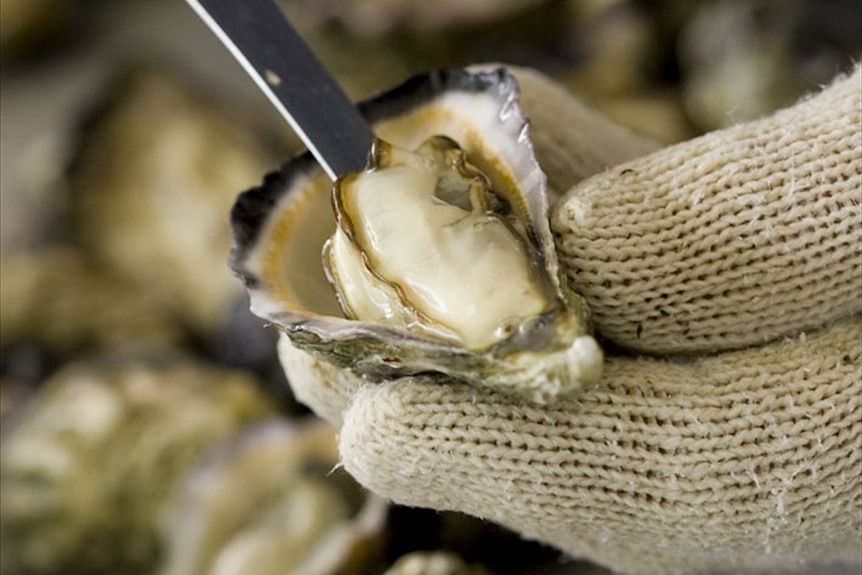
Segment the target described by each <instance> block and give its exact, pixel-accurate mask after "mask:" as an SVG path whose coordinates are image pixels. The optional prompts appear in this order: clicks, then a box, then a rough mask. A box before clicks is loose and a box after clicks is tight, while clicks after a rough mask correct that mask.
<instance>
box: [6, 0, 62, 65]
mask: <svg viewBox="0 0 862 575" xmlns="http://www.w3.org/2000/svg"><path fill="white" fill-rule="evenodd" d="M76 4H77V2H76V1H74V0H0V54H2V56H0V59H2V60H3V61H4V62H8V61H9V60H15V59H18V58H22V57H27V56H31V55H35V54H37V53H39V52H43V51H45V50H48V49H50V48H54V47H56V46H57V45H58V44H60V43H61V42H62V41H63V40H65V39H66V37H67V35H68V34H69V33H70V29H71V27H72V22H73V20H74V16H75V12H76V10H77V6H76Z"/></svg>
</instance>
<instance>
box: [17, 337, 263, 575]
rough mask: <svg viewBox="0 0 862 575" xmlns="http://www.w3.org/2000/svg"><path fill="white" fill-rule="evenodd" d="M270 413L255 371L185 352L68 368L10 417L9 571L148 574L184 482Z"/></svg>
mask: <svg viewBox="0 0 862 575" xmlns="http://www.w3.org/2000/svg"><path fill="white" fill-rule="evenodd" d="M272 414H273V408H272V406H271V404H270V402H269V400H268V398H267V397H266V396H265V395H263V394H262V393H261V392H260V390H259V389H258V385H257V383H256V382H255V381H254V380H253V379H252V378H251V377H249V376H248V375H247V374H245V373H243V372H241V371H230V370H223V369H221V368H218V367H216V366H213V365H211V364H208V363H201V362H199V361H197V360H193V359H189V358H186V357H184V356H181V355H172V354H165V355H163V356H158V357H153V356H134V357H126V356H122V357H117V356H114V355H110V356H106V357H104V358H100V359H93V360H79V361H76V362H74V363H71V364H68V365H66V366H64V367H63V368H62V369H60V370H59V371H57V372H56V373H55V374H54V375H52V376H51V377H50V378H49V380H48V381H46V382H45V384H44V387H43V388H42V389H41V390H40V392H39V394H38V395H36V396H35V397H33V398H32V399H31V400H30V401H29V402H28V403H27V404H26V405H25V406H24V407H23V409H21V410H20V411H19V412H18V413H16V414H15V418H14V419H13V420H12V421H10V422H9V425H8V426H6V423H5V422H4V428H3V435H2V438H0V447H2V449H0V528H2V532H0V539H2V543H3V553H2V555H3V565H4V569H5V568H8V569H9V573H70V572H77V573H91V574H99V573H117V572H121V573H127V574H134V573H151V572H152V569H153V567H154V563H155V561H157V560H158V559H159V555H160V553H161V549H160V546H159V544H158V540H157V524H158V522H159V521H160V519H161V515H162V514H163V513H164V512H165V510H166V509H167V507H168V505H169V502H170V500H171V499H172V494H173V492H174V490H175V489H177V488H178V487H179V485H180V483H181V482H180V478H182V477H183V476H185V474H186V473H187V472H188V471H189V470H191V469H192V468H193V467H194V466H195V465H196V464H197V462H198V461H199V460H200V458H201V457H202V456H203V454H204V453H206V452H207V451H208V450H209V449H211V448H212V447H213V446H215V445H217V444H218V443H221V442H222V441H224V440H226V439H227V438H229V437H231V436H233V435H234V434H235V433H236V432H238V431H239V430H240V429H242V428H243V427H245V426H246V425H250V424H252V423H255V422H258V421H262V420H264V419H269V418H270V417H272ZM3 573H6V571H5V570H4V571H3Z"/></svg>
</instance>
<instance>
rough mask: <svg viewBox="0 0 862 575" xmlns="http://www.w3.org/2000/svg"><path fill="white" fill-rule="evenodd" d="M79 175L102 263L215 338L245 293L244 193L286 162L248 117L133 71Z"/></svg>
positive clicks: (99, 118) (177, 84) (78, 210)
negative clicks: (233, 242)
mask: <svg viewBox="0 0 862 575" xmlns="http://www.w3.org/2000/svg"><path fill="white" fill-rule="evenodd" d="M82 145H83V147H82V149H81V150H80V154H79V156H78V157H77V159H76V161H75V162H74V164H73V168H72V171H71V176H70V185H71V188H72V190H71V191H72V201H73V202H74V205H73V211H74V217H75V228H76V229H75V235H76V237H77V238H78V239H79V241H80V242H81V244H82V245H83V246H84V248H85V249H86V250H87V252H88V254H89V255H90V256H91V257H93V259H94V260H95V261H96V262H98V263H99V264H101V265H104V266H105V267H106V268H109V269H111V270H113V271H114V272H115V273H117V274H118V275H119V276H121V277H123V278H125V279H126V280H128V281H129V282H131V283H132V285H134V286H135V287H136V288H138V289H139V290H143V291H147V292H148V293H149V294H151V295H152V296H153V297H155V298H157V299H158V301H160V302H161V304H162V305H163V306H165V307H166V308H167V309H169V310H170V311H171V313H173V314H174V316H175V317H176V318H178V319H179V320H180V321H181V322H182V323H183V324H185V325H187V326H189V327H190V328H191V329H192V330H193V331H195V332H196V333H198V334H208V333H210V332H212V331H213V330H215V329H216V328H217V327H218V325H219V324H220V323H221V322H222V321H223V319H224V317H223V316H224V314H225V313H227V310H228V309H229V306H230V304H231V302H232V301H233V300H234V299H235V298H237V297H239V296H240V294H241V292H242V289H241V288H242V286H241V285H240V283H239V282H237V281H236V279H235V278H234V277H232V276H231V274H230V272H229V271H228V269H227V266H226V264H225V261H226V254H227V253H228V251H229V248H230V239H229V232H228V228H227V223H226V222H227V214H228V212H229V211H230V206H231V204H232V203H233V199H234V197H235V196H236V194H237V192H238V191H240V190H242V189H244V188H247V187H251V186H252V185H254V184H255V183H256V182H257V181H258V180H259V179H260V174H262V173H265V172H266V171H268V170H270V169H272V167H273V166H275V165H277V163H278V161H277V160H276V159H275V156H274V154H273V152H272V151H271V150H270V149H269V148H267V146H266V145H265V143H264V142H262V140H261V138H260V136H259V135H257V134H256V133H254V132H253V130H252V129H251V128H250V126H249V125H247V124H246V123H244V122H243V121H242V119H240V118H239V117H234V116H232V115H231V114H230V113H229V112H228V110H227V109H226V108H225V107H224V106H223V105H220V104H216V103H214V102H213V101H210V100H208V99H207V98H205V97H203V96H202V95H201V94H199V93H197V92H195V91H194V90H193V89H192V88H191V87H189V86H188V85H186V84H185V83H183V82H181V81H179V80H178V79H177V78H175V77H174V76H172V75H171V74H169V73H168V72H165V71H163V70H161V69H157V68H155V67H148V66H143V67H137V68H134V69H132V70H130V71H129V72H128V73H127V74H125V75H124V76H123V77H122V78H121V79H120V80H119V81H118V82H117V86H116V88H115V89H114V90H113V91H112V92H111V95H110V99H109V101H108V102H107V104H105V105H104V107H103V108H102V109H101V110H99V111H98V112H97V113H96V114H95V115H94V117H93V119H92V120H91V122H90V123H89V125H88V126H87V127H86V129H85V130H84V134H83V141H82Z"/></svg>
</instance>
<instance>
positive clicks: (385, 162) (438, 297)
mask: <svg viewBox="0 0 862 575" xmlns="http://www.w3.org/2000/svg"><path fill="white" fill-rule="evenodd" d="M375 164H376V165H375V166H374V168H373V169H369V170H367V171H365V172H362V173H359V174H352V175H350V176H347V177H346V178H344V179H343V180H342V181H341V182H340V183H339V185H338V186H337V187H336V191H335V194H336V195H335V205H336V211H337V213H338V218H339V225H338V228H337V231H336V232H335V234H334V235H333V237H332V238H331V239H330V241H329V242H328V243H327V246H326V248H325V261H326V265H327V269H328V272H329V276H330V279H331V280H332V282H333V283H334V285H335V288H336V291H337V294H338V297H339V301H340V302H341V304H342V307H343V308H344V310H345V313H346V314H348V315H349V316H350V317H353V318H356V319H362V320H371V321H378V322H383V323H388V324H392V325H398V326H401V327H404V328H407V329H409V330H413V331H416V332H420V333H424V334H426V335H433V336H436V337H439V338H443V339H452V340H456V341H458V342H460V344H461V345H463V346H464V347H466V348H467V349H471V350H482V349H486V348H488V347H490V346H492V345H494V344H495V343H498V342H500V341H502V340H503V339H505V338H506V337H508V336H509V335H511V334H512V333H513V332H514V331H515V330H516V329H517V327H518V325H519V324H520V323H521V322H522V321H523V320H524V319H526V318H529V317H534V316H538V315H540V314H541V313H542V312H543V311H544V310H546V309H547V308H548V306H549V294H548V285H547V282H546V281H544V280H543V278H542V277H541V271H540V270H539V269H538V267H537V263H536V262H534V261H533V259H532V258H531V254H530V252H529V250H528V249H527V246H526V245H525V241H524V239H523V238H522V237H521V236H520V234H519V231H518V224H517V222H516V221H514V218H513V216H511V215H510V214H509V213H508V211H509V210H508V206H507V205H506V203H505V202H504V201H502V200H501V199H500V198H498V197H497V196H496V195H495V194H494V193H493V191H492V190H491V189H490V185H489V182H488V179H487V178H485V177H484V175H483V174H482V173H481V172H479V171H478V170H477V169H476V168H474V167H472V166H471V165H470V164H469V163H467V162H466V161H465V158H464V154H463V152H462V151H461V150H460V149H459V148H458V147H457V144H455V142H453V141H451V140H449V139H448V138H443V137H436V138H431V139H430V140H428V141H426V142H425V143H424V144H423V145H421V146H420V147H419V148H418V149H417V150H415V151H412V152H411V151H408V150H405V149H401V148H397V147H395V146H392V145H389V144H386V143H383V142H378V144H377V146H376V148H375Z"/></svg>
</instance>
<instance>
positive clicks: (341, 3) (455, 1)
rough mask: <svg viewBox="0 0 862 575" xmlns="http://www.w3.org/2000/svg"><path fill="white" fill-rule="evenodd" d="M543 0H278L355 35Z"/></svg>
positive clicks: (476, 18)
mask: <svg viewBox="0 0 862 575" xmlns="http://www.w3.org/2000/svg"><path fill="white" fill-rule="evenodd" d="M546 1H547V0H470V1H469V2H465V1H464V0H435V1H433V2H428V1H427V0H362V1H359V2H357V1H355V0H280V4H281V5H282V6H283V7H284V9H285V11H286V12H288V13H289V14H291V16H292V17H294V18H300V19H303V20H311V21H317V22H328V21H336V22H338V23H339V24H342V25H343V26H345V27H346V28H348V29H349V30H350V31H351V32H353V33H354V34H357V35H359V36H375V35H381V34H386V33H390V32H392V31H393V30H396V29H400V30H412V31H423V32H430V31H435V30H440V29H442V28H445V27H447V26H452V25H458V26H463V25H466V24H475V23H481V22H487V21H490V20H494V19H498V18H501V17H503V16H507V15H510V14H512V13H514V12H517V11H519V10H523V9H524V8H526V7H529V6H532V5H535V4H539V3H541V2H546Z"/></svg>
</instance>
